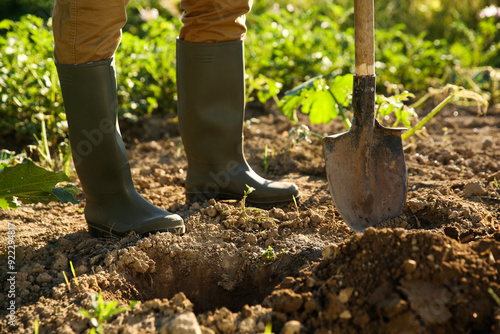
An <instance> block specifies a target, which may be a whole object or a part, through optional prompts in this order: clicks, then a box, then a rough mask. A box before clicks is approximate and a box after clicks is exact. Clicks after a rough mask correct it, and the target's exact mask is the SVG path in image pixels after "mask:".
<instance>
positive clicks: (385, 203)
mask: <svg viewBox="0 0 500 334" xmlns="http://www.w3.org/2000/svg"><path fill="white" fill-rule="evenodd" d="M373 4H374V0H355V1H354V29H355V58H356V62H355V67H356V73H355V76H354V85H353V98H352V101H353V102H352V103H353V111H354V117H353V119H352V127H351V129H350V130H349V131H347V132H344V133H341V134H337V135H332V136H328V137H325V138H324V140H323V149H324V154H325V165H326V175H327V177H328V183H329V185H330V192H331V194H332V197H333V201H334V202H335V206H336V207H337V210H338V211H339V212H340V214H341V215H342V218H343V219H344V220H345V222H346V223H347V224H348V225H349V226H350V227H351V228H352V229H353V230H354V231H356V232H363V231H364V230H365V229H366V228H367V227H369V226H374V225H376V224H379V223H382V222H384V221H386V220H388V219H391V218H395V217H398V216H399V215H401V212H402V210H403V206H404V203H405V200H406V190H407V173H406V164H405V158H404V154H403V142H402V139H401V133H402V131H404V130H406V129H405V128H386V127H384V126H382V125H381V124H380V123H379V122H378V121H377V120H376V119H375V66H374V65H375V41H374V14H373Z"/></svg>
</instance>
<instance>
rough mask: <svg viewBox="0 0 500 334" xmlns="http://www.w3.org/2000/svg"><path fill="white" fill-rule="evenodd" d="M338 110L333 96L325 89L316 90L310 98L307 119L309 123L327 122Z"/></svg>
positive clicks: (335, 115)
mask: <svg viewBox="0 0 500 334" xmlns="http://www.w3.org/2000/svg"><path fill="white" fill-rule="evenodd" d="M337 115H338V110H337V106H336V104H335V101H334V100H333V97H332V96H331V95H330V93H329V92H327V91H319V92H316V93H315V94H314V95H313V96H312V99H311V106H310V110H309V119H310V120H311V123H313V124H318V123H324V124H327V123H328V122H330V121H331V120H332V119H333V118H335V117H337Z"/></svg>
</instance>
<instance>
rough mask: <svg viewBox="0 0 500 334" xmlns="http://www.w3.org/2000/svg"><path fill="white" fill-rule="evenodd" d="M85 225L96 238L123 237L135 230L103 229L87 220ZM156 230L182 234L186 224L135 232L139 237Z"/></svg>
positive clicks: (184, 231)
mask: <svg viewBox="0 0 500 334" xmlns="http://www.w3.org/2000/svg"><path fill="white" fill-rule="evenodd" d="M87 225H88V228H89V233H90V234H91V235H92V236H93V237H96V238H103V237H104V238H106V237H108V238H109V237H125V236H127V235H128V234H129V233H130V232H135V231H133V230H131V231H129V232H126V233H125V232H117V231H113V230H112V229H110V230H103V229H102V228H100V227H97V226H96V225H95V224H92V223H91V222H88V221H87ZM156 232H168V233H172V234H175V235H183V234H184V233H186V226H184V225H182V226H178V227H172V228H167V229H161V230H151V231H145V232H141V233H137V232H135V233H137V234H138V235H140V236H141V237H147V236H148V235H149V234H154V233H156Z"/></svg>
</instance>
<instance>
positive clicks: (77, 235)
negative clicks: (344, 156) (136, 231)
mask: <svg viewBox="0 0 500 334" xmlns="http://www.w3.org/2000/svg"><path fill="white" fill-rule="evenodd" d="M268 109H271V110H268V111H267V112H266V113H263V112H260V111H254V112H252V113H251V115H249V116H248V117H247V119H248V120H247V122H246V128H245V136H246V154H247V157H248V159H249V161H250V164H251V165H252V166H253V167H254V169H255V170H256V171H258V172H259V173H260V174H261V175H267V177H269V178H271V179H284V180H290V181H293V182H295V183H297V184H298V185H299V187H300V188H301V191H302V201H301V202H300V203H299V206H298V208H296V207H295V206H294V205H290V206H286V207H280V208H272V209H267V210H263V211H257V210H252V209H248V210H246V215H245V214H244V213H243V209H242V208H241V205H240V204H239V203H238V202H237V201H219V202H217V201H214V200H211V201H207V202H204V203H193V204H188V203H185V196H184V194H183V180H184V178H185V176H186V173H185V170H186V167H187V165H186V158H185V155H184V152H183V150H182V145H181V139H180V137H179V135H178V131H177V129H176V125H172V124H170V123H167V122H163V121H161V120H157V119H156V118H152V119H149V120H147V121H145V122H143V123H141V124H135V125H133V126H131V125H129V126H126V127H125V129H124V131H123V132H124V137H126V138H140V139H139V140H137V139H135V140H133V141H132V140H131V141H130V142H129V146H130V147H129V155H130V159H131V164H132V168H133V175H134V180H135V183H136V186H137V188H138V189H139V191H140V192H141V193H142V194H143V195H144V196H145V197H146V198H147V199H148V200H150V201H151V202H152V203H154V204H156V205H158V206H160V207H162V208H165V209H168V210H170V211H172V212H175V213H178V214H180V215H181V216H182V217H183V218H184V219H185V221H186V224H187V229H188V230H187V233H186V234H185V235H184V236H172V235H170V234H166V233H163V234H161V233H158V234H156V235H150V236H149V237H145V238H140V237H137V236H135V235H130V236H128V237H125V238H121V239H120V238H113V237H109V238H100V239H98V238H92V237H91V236H90V234H89V233H88V231H87V226H86V223H85V220H84V217H83V214H82V210H83V208H84V205H85V201H84V199H83V197H82V198H81V199H82V202H81V203H80V204H79V205H76V206H75V205H70V204H59V203H52V204H50V205H41V204H38V205H25V206H23V207H21V208H20V209H18V210H16V211H12V210H7V211H2V212H0V219H1V221H2V224H1V227H0V228H1V231H0V232H1V237H0V241H1V244H2V245H4V246H5V245H7V228H8V223H11V224H15V226H16V246H17V248H16V265H17V267H16V270H17V274H16V275H15V280H16V299H15V301H16V304H15V306H16V311H15V316H16V319H15V326H10V325H9V324H8V318H7V314H8V310H7V308H8V306H9V304H8V303H9V302H10V299H9V298H8V296H7V294H6V293H2V294H0V316H1V319H2V320H1V322H0V332H3V333H5V332H15V333H32V332H33V331H34V326H35V325H34V321H35V319H38V321H39V324H40V331H39V332H40V333H55V332H57V333H83V332H86V331H87V330H88V329H89V328H91V327H92V325H91V322H90V321H89V319H87V318H85V317H84V316H83V315H81V314H80V313H79V309H81V308H85V309H88V310H90V309H91V302H92V299H91V297H92V296H93V295H95V294H97V293H98V291H102V293H103V296H104V299H105V300H107V301H111V300H118V301H119V302H120V304H122V305H127V304H128V302H129V301H131V300H138V301H140V302H139V303H138V304H136V305H135V306H134V307H133V308H132V309H130V310H127V311H124V312H122V313H120V314H118V315H114V316H112V317H110V318H109V319H108V321H107V323H106V325H105V330H104V332H105V333H154V332H159V333H263V332H265V330H266V324H271V325H272V332H273V333H286V334H289V333H298V332H299V331H300V333H403V332H404V333H490V332H496V333H500V306H499V305H498V304H497V303H496V302H495V300H494V298H493V296H492V293H491V291H493V292H494V293H496V294H497V295H500V277H499V274H498V272H499V269H500V231H499V229H500V226H499V224H500V223H499V218H500V205H499V203H500V199H499V197H500V189H499V186H498V183H497V181H496V180H498V181H500V172H499V166H500V136H499V132H498V130H499V127H500V109H499V108H498V107H497V108H490V110H489V111H488V113H487V114H486V115H483V116H477V115H476V112H475V110H472V109H471V110H469V109H467V108H464V107H449V108H446V109H445V110H443V111H441V113H440V114H439V115H438V116H437V117H436V118H435V119H433V120H431V123H430V124H429V125H428V127H427V131H426V132H423V133H421V134H420V135H419V136H414V137H413V139H410V140H407V141H406V142H405V143H404V144H405V156H406V161H407V168H408V173H409V191H408V199H407V203H406V206H405V208H404V212H403V215H402V216H401V217H399V218H397V219H394V220H392V221H389V222H385V223H383V224H381V226H376V227H375V228H370V229H368V230H367V231H366V232H365V233H364V234H359V233H358V234H357V233H353V232H352V231H351V230H350V229H349V227H348V226H347V225H346V224H345V223H344V221H343V220H342V218H341V217H340V215H339V213H338V212H337V210H336V209H335V206H334V204H333V201H332V198H331V196H330V194H329V190H328V185H327V181H326V177H325V170H324V160H323V157H322V148H321V145H320V141H319V140H317V139H313V142H312V143H311V144H307V143H305V142H302V143H300V144H298V145H292V142H291V141H290V140H289V139H287V136H286V134H287V132H288V130H290V129H291V128H292V126H293V125H292V124H291V123H290V122H289V121H288V120H287V119H285V118H284V117H283V116H282V115H280V114H278V113H276V112H275V111H273V110H272V108H268ZM304 121H305V120H304ZM311 129H313V130H314V131H315V132H318V133H323V134H332V133H336V132H339V131H340V130H341V124H340V123H339V122H334V123H332V124H330V125H328V126H311ZM145 134H146V135H145ZM266 144H267V145H268V148H269V150H270V151H269V157H268V165H267V170H266V171H264V168H265V166H264V161H263V153H264V148H265V146H266ZM75 183H76V184H78V181H75ZM268 246H271V247H272V248H273V249H274V251H275V257H274V258H269V259H268V258H267V257H266V256H262V254H263V252H264V251H265V250H266V249H267V248H268ZM70 261H71V262H72V264H73V265H74V268H75V271H76V279H73V274H71V269H70ZM0 267H1V269H2V270H1V273H0V280H1V282H2V287H3V289H4V291H6V292H7V291H8V290H9V282H8V281H7V279H8V278H9V277H10V275H8V274H7V272H8V270H7V247H6V246H5V247H2V248H1V251H0ZM63 272H64V273H66V275H67V276H68V278H69V279H70V280H71V286H68V285H67V284H66V281H65V278H64V275H63Z"/></svg>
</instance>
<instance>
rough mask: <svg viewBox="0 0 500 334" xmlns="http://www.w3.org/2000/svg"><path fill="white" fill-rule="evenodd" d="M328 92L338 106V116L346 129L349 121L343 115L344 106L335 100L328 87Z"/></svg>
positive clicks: (348, 126) (349, 124) (349, 123)
mask: <svg viewBox="0 0 500 334" xmlns="http://www.w3.org/2000/svg"><path fill="white" fill-rule="evenodd" d="M328 93H330V95H331V96H332V98H333V100H334V101H335V103H337V105H338V106H339V112H340V116H341V117H342V122H344V126H345V127H346V128H347V130H349V129H351V122H350V121H349V120H348V119H347V117H346V115H345V111H344V106H343V105H342V104H340V103H339V101H337V99H336V98H335V95H333V93H332V91H331V90H329V89H328ZM311 134H312V132H311ZM318 138H319V137H318Z"/></svg>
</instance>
